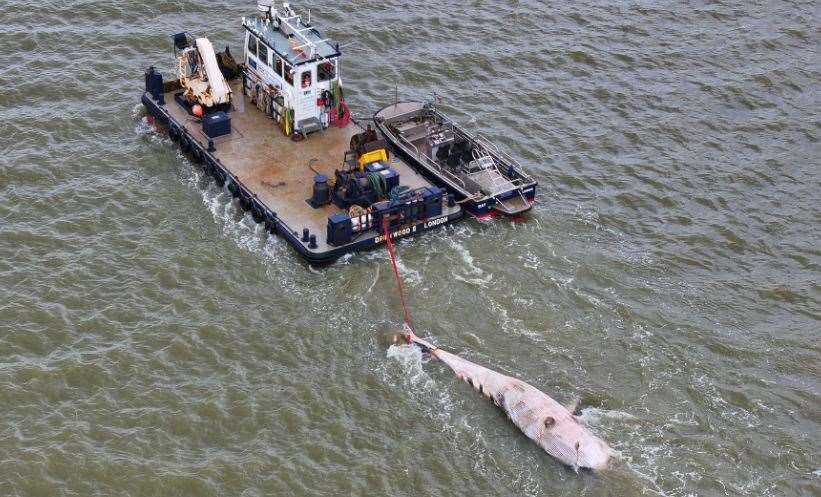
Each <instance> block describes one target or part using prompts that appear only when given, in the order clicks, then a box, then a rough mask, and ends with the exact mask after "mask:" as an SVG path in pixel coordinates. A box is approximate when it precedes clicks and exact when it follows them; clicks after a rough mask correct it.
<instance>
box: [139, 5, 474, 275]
mask: <svg viewBox="0 0 821 497" xmlns="http://www.w3.org/2000/svg"><path fill="white" fill-rule="evenodd" d="M257 8H258V11H259V12H258V13H257V14H256V15H253V16H250V17H246V18H243V23H242V25H243V28H244V31H245V41H244V50H243V52H244V53H243V59H242V62H240V63H237V62H236V61H235V60H234V59H233V57H232V55H231V53H230V51H229V50H228V48H227V47H226V49H225V51H224V52H221V53H216V52H215V51H214V48H213V46H212V44H211V43H210V42H209V41H208V39H207V38H196V39H194V38H192V37H191V36H189V35H188V34H187V33H178V34H176V35H174V36H173V41H174V53H175V56H176V57H177V59H178V60H177V62H178V63H177V66H178V75H177V76H178V79H176V80H174V81H166V82H164V81H163V77H162V75H161V74H160V73H159V72H157V71H156V70H155V69H154V68H153V67H151V68H149V69H148V70H147V71H146V74H145V92H144V93H143V95H142V103H143V105H144V106H145V108H146V110H147V112H148V114H149V116H150V118H151V119H153V120H154V122H155V124H156V125H157V126H158V127H159V128H161V129H163V130H167V132H168V134H169V136H170V138H171V139H172V140H173V141H175V142H177V143H178V144H179V146H180V148H181V149H182V150H183V152H185V153H187V154H188V155H189V156H190V157H191V159H192V160H193V161H194V162H196V163H200V164H202V167H203V169H204V170H205V171H206V172H207V173H208V174H210V175H211V176H213V177H214V178H215V180H216V181H217V183H218V184H219V185H220V186H225V188H227V190H228V191H230V192H231V194H232V195H234V196H235V197H237V198H238V199H239V203H240V205H241V206H242V207H243V208H244V209H245V210H248V211H250V212H251V214H252V215H253V217H254V219H255V220H256V221H257V222H259V223H264V225H265V226H266V228H267V229H268V230H269V231H271V232H272V233H278V234H280V235H282V236H283V237H284V238H285V239H286V240H287V241H288V242H289V243H290V244H291V245H293V246H294V247H295V248H296V250H297V251H298V252H299V253H300V254H301V255H302V256H304V257H305V258H306V259H308V260H309V261H310V262H315V263H324V262H331V261H333V260H334V259H336V258H338V257H339V256H341V255H343V254H346V253H349V252H355V251H359V250H364V249H368V248H371V247H374V246H377V245H379V244H381V243H384V242H385V241H386V238H385V237H386V236H389V237H391V238H398V237H404V236H408V235H412V234H415V233H420V232H422V231H425V230H428V229H431V228H434V227H440V226H443V225H446V224H449V223H452V222H455V221H457V220H459V219H460V218H461V217H462V214H463V210H462V208H461V206H460V205H459V203H458V202H456V200H455V198H454V196H453V195H450V194H448V193H447V192H446V190H444V189H442V188H439V187H436V186H434V185H433V184H432V183H430V182H429V181H428V180H426V179H425V178H424V176H422V175H421V174H419V173H418V172H416V171H415V170H414V169H413V168H412V167H410V166H409V165H408V164H407V163H406V162H405V161H403V160H402V159H401V158H399V157H397V156H393V155H392V154H391V152H390V150H389V147H388V144H387V142H386V141H385V140H384V139H383V138H382V137H380V136H379V134H378V132H377V131H376V130H375V129H372V128H371V126H370V125H368V126H367V128H363V127H362V126H360V124H359V123H357V122H355V121H354V120H353V119H352V118H351V114H350V111H349V110H348V107H347V105H346V104H345V101H344V96H343V91H342V79H341V77H340V71H339V61H340V57H341V52H340V50H339V44H336V43H332V42H331V41H329V40H327V39H323V38H322V36H321V35H320V33H319V31H317V30H316V28H314V27H313V26H312V25H311V20H310V12H309V13H308V18H307V19H305V20H303V18H302V17H301V16H299V15H297V14H296V12H294V10H293V9H292V8H291V6H290V5H289V4H287V3H285V4H282V7H281V8H276V7H275V6H274V5H273V2H271V1H270V0H259V2H258V4H257Z"/></svg>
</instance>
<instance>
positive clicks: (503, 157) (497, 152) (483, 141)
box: [435, 109, 533, 183]
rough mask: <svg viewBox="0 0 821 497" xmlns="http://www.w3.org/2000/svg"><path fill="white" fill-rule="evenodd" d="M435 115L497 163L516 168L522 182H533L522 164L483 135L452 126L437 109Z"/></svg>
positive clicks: (448, 119)
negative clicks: (483, 150) (496, 160)
mask: <svg viewBox="0 0 821 497" xmlns="http://www.w3.org/2000/svg"><path fill="white" fill-rule="evenodd" d="M435 113H436V114H437V115H439V117H441V118H442V121H443V122H444V123H445V124H450V126H451V128H452V129H453V130H454V132H456V131H457V130H458V131H459V133H461V134H462V135H463V136H464V137H465V138H467V139H468V140H470V141H472V142H475V143H477V144H479V145H481V146H482V147H484V148H485V149H487V150H488V152H489V153H490V154H491V155H493V156H495V158H496V159H498V160H499V162H504V163H510V164H511V165H513V166H514V167H515V168H516V171H517V172H518V173H519V175H520V176H521V177H522V180H523V182H527V183H530V182H532V181H533V178H532V177H531V176H530V175H529V174H528V173H527V172H526V171H525V168H524V167H522V164H521V163H519V161H518V160H516V159H514V158H513V157H512V156H511V155H510V154H508V153H507V152H505V151H503V150H501V149H499V147H498V146H497V145H496V144H495V143H493V142H491V141H490V140H488V139H487V138H486V137H485V136H484V135H482V134H481V133H476V135H475V136H474V135H472V134H470V133H469V132H467V131H465V130H464V129H463V128H460V127H458V126H456V125H455V124H454V121H453V119H451V118H450V117H449V116H448V115H447V114H445V113H444V112H441V111H440V110H438V109H437V110H435ZM517 179H518V178H517Z"/></svg>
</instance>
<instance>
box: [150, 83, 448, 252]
mask: <svg viewBox="0 0 821 497" xmlns="http://www.w3.org/2000/svg"><path fill="white" fill-rule="evenodd" d="M241 85H242V82H241V80H236V81H233V82H232V83H231V89H232V91H233V102H232V110H231V112H230V113H229V115H230V117H231V134H230V135H226V136H221V137H218V138H215V139H213V141H214V146H215V148H216V151H215V152H210V155H211V156H213V157H214V158H216V159H217V160H219V161H220V163H221V164H222V166H223V167H224V168H226V169H227V170H228V171H230V172H231V173H232V174H233V175H235V176H236V177H237V179H239V181H241V182H242V183H243V184H244V185H245V186H246V187H247V188H248V189H249V190H250V191H251V192H252V193H253V194H255V195H256V198H257V199H258V200H259V201H260V202H262V203H263V204H265V206H267V207H268V208H269V209H270V210H271V211H273V212H275V213H276V215H277V217H278V218H279V220H280V221H281V222H282V223H284V224H285V225H286V226H287V227H288V228H289V229H290V230H291V231H292V233H293V234H295V235H296V234H299V235H301V233H302V230H303V229H304V228H307V229H308V230H310V233H312V234H315V235H316V242H317V247H316V248H311V249H309V248H308V244H307V243H304V248H305V249H306V250H309V251H312V252H316V253H323V252H328V251H330V250H333V249H337V248H339V247H335V246H330V245H328V244H327V241H326V227H327V222H328V216H331V215H332V214H335V213H337V212H344V211H342V210H341V209H339V208H338V207H337V206H335V205H333V204H329V205H326V206H323V207H320V208H314V207H312V206H311V205H310V204H309V203H308V202H307V200H308V199H309V198H310V197H311V194H312V189H313V183H314V181H313V179H314V174H315V173H314V172H313V171H312V170H311V169H310V168H309V162H310V163H311V167H313V168H314V169H316V170H317V171H319V172H320V173H322V174H325V175H326V176H328V177H329V178H333V176H334V171H335V170H336V169H340V168H342V163H343V158H344V155H345V151H346V150H348V148H349V146H350V139H351V137H352V136H353V135H354V134H356V133H360V132H362V131H363V130H362V128H361V126H359V125H358V124H356V123H354V122H351V123H349V124H348V125H347V126H346V127H345V128H337V127H334V126H332V127H330V128H328V129H327V130H324V131H321V132H317V133H313V134H310V135H308V137H307V139H305V140H303V141H301V142H294V141H292V140H291V139H290V138H288V137H286V136H285V135H284V134H283V133H282V130H281V129H280V128H279V126H278V124H277V123H276V122H275V121H273V120H271V119H270V118H268V117H267V116H266V115H265V114H264V113H263V112H262V111H260V110H259V109H258V108H257V107H256V106H255V105H254V104H253V103H251V100H250V99H249V98H248V97H247V96H245V95H243V94H242V88H241ZM174 93H176V92H168V93H165V94H164V97H165V101H166V102H167V106H166V107H165V109H166V110H167V111H168V114H169V115H170V117H172V118H173V119H174V121H176V122H177V123H180V125H182V126H185V128H186V130H187V131H188V133H189V134H190V136H191V137H192V138H194V139H195V140H196V141H198V142H199V143H200V145H201V146H202V147H203V148H207V146H208V137H207V136H206V135H205V134H204V133H203V132H202V129H201V125H200V121H199V120H198V119H196V118H194V117H192V116H191V115H189V114H188V112H187V111H186V109H184V108H183V107H182V106H180V105H179V104H177V103H176V102H175V101H174ZM312 159H316V160H312ZM390 166H391V167H392V168H394V169H396V170H397V171H398V172H399V174H400V184H402V185H407V186H409V187H411V188H419V187H425V186H431V183H430V182H428V181H427V180H426V179H425V178H424V177H423V176H421V175H420V174H419V173H417V172H416V171H415V170H414V169H412V168H411V167H410V166H408V165H407V164H406V163H405V162H404V161H402V159H400V158H398V157H395V156H393V155H392V156H391V160H390ZM459 212H460V208H459V207H458V205H457V206H454V207H448V206H445V207H444V208H443V212H442V213H443V214H444V215H448V216H449V217H451V216H453V215H455V214H458V213H459ZM376 235H378V234H377V233H374V236H376ZM298 241H300V240H298ZM352 243H353V242H352ZM343 247H344V245H343Z"/></svg>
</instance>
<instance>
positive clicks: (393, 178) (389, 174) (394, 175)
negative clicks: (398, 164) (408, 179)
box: [379, 168, 399, 193]
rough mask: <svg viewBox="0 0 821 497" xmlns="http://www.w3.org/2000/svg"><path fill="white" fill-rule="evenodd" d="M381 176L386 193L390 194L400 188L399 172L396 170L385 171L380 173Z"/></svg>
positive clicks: (388, 169)
mask: <svg viewBox="0 0 821 497" xmlns="http://www.w3.org/2000/svg"><path fill="white" fill-rule="evenodd" d="M379 174H380V176H382V179H383V180H384V181H385V193H390V191H391V190H393V189H394V188H396V187H397V186H399V171H397V170H396V169H390V168H387V169H384V170H382V171H379Z"/></svg>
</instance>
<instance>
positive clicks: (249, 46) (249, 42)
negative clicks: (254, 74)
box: [245, 32, 259, 58]
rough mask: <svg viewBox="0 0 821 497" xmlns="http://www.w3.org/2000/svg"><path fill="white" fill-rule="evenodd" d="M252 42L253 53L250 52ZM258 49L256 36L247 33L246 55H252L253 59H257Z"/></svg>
mask: <svg viewBox="0 0 821 497" xmlns="http://www.w3.org/2000/svg"><path fill="white" fill-rule="evenodd" d="M252 41H253V43H254V50H253V51H252V50H251V42H252ZM258 47H259V39H258V38H257V37H256V36H254V34H253V33H250V32H249V33H248V43H247V44H246V46H245V51H246V53H248V55H253V56H254V57H257V48H258ZM257 58H259V57H257Z"/></svg>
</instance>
